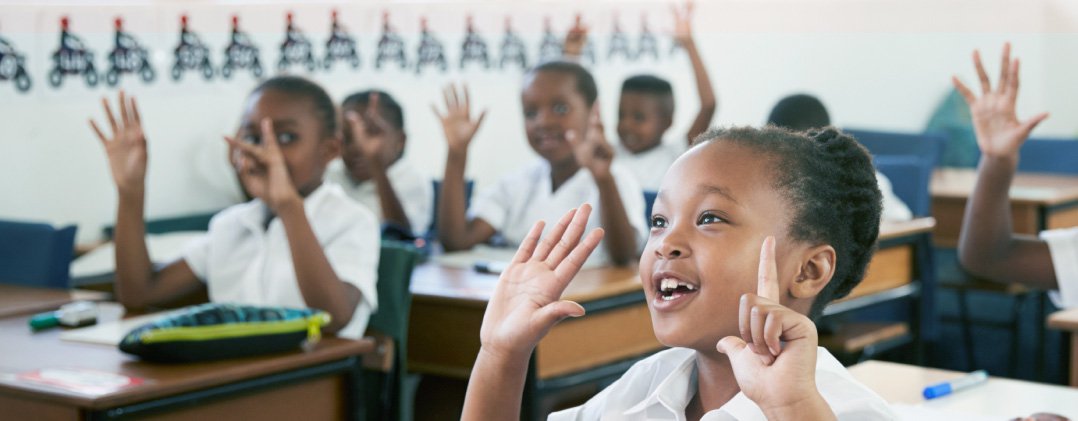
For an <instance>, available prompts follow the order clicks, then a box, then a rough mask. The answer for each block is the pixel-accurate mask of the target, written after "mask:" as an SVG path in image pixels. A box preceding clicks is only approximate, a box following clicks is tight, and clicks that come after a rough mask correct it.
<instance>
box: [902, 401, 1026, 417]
mask: <svg viewBox="0 0 1078 421" xmlns="http://www.w3.org/2000/svg"><path fill="white" fill-rule="evenodd" d="M891 409H892V410H894V411H895V415H898V419H900V420H908V421H945V420H946V421H951V420H963V421H998V420H1009V419H1011V418H1012V417H987V416H984V415H977V414H969V413H966V412H956V411H948V410H943V409H936V408H929V407H926V406H920V405H907V404H904V403H893V404H891Z"/></svg>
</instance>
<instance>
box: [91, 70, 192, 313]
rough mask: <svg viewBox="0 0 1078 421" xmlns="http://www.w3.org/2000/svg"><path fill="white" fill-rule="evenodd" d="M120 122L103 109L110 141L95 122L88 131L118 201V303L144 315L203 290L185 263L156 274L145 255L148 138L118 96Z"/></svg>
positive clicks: (130, 101) (133, 107)
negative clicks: (95, 141) (104, 159)
mask: <svg viewBox="0 0 1078 421" xmlns="http://www.w3.org/2000/svg"><path fill="white" fill-rule="evenodd" d="M118 102H119V106H120V109H119V111H120V112H119V121H117V119H116V116H114V115H113V113H112V108H111V107H109V102H108V99H105V98H102V100H101V103H102V105H103V106H104V108H105V116H106V117H108V122H109V129H110V130H111V133H112V135H111V136H106V135H105V132H104V130H102V129H101V128H100V127H99V126H98V125H97V123H96V122H94V121H93V120H92V119H91V120H90V127H91V128H92V129H93V131H94V133H95V134H96V135H97V138H98V139H99V140H100V141H101V146H102V147H104V149H105V154H106V155H107V156H108V161H109V170H110V172H111V173H112V180H113V182H114V183H115V185H116V193H117V196H118V198H119V200H118V204H117V207H116V229H115V232H114V234H113V241H115V243H116V285H115V288H116V298H117V299H118V300H119V301H120V303H122V304H123V305H124V306H125V307H128V308H132V309H142V308H145V307H149V306H154V305H162V304H165V303H167V302H169V301H171V300H174V299H177V298H179V297H182V296H184V295H187V294H189V293H192V292H194V291H196V290H198V289H199V288H201V287H202V286H201V283H200V282H199V280H198V278H197V277H195V274H194V272H192V271H191V268H190V267H188V266H187V263H185V262H184V261H183V260H179V261H177V262H175V263H172V264H170V265H168V266H166V267H165V268H163V269H162V270H160V271H155V270H154V267H153V263H152V262H151V261H150V254H149V252H148V251H147V250H146V225H145V222H144V221H143V215H144V209H145V201H146V161H147V152H146V136H145V133H144V132H143V130H142V116H141V115H140V114H139V111H138V106H137V104H136V103H135V98H133V97H132V98H127V97H126V96H125V94H124V92H123V91H120V94H119V101H118Z"/></svg>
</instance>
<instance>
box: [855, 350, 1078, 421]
mask: <svg viewBox="0 0 1078 421" xmlns="http://www.w3.org/2000/svg"><path fill="white" fill-rule="evenodd" d="M850 374H852V375H853V377H854V378H856V379H857V380H858V381H860V382H861V383H864V384H865V385H866V386H868V388H869V389H872V390H874V391H875V392H876V393H878V394H879V395H880V396H881V397H883V398H884V400H886V401H887V402H889V403H892V404H906V405H917V406H923V407H925V408H929V409H935V410H939V411H946V412H948V413H952V414H957V415H967V416H968V417H970V418H972V417H973V416H984V417H992V419H1012V418H1016V417H1025V416H1028V415H1031V414H1033V413H1036V412H1051V413H1055V414H1060V415H1065V416H1068V417H1070V418H1071V419H1074V417H1075V416H1078V389H1074V388H1069V387H1063V386H1056V385H1048V384H1042V383H1032V382H1026V381H1020V380H1011V379H1004V378H998V377H991V378H989V379H988V381H987V382H986V383H985V384H982V385H979V386H976V387H974V388H972V389H967V390H963V391H961V392H957V393H954V394H952V395H948V396H944V397H942V398H936V399H932V400H930V401H926V400H925V399H924V397H923V396H922V395H921V392H922V391H923V390H924V387H925V386H928V385H931V384H935V383H939V382H942V381H947V380H953V379H956V378H959V377H961V376H963V375H964V374H965V373H961V372H957V371H949V370H938V369H933V368H925V367H918V366H912V365H906V364H897V363H890V362H883V361H868V362H863V363H861V364H857V365H855V366H852V367H850ZM962 418H966V417H962Z"/></svg>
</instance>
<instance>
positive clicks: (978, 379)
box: [924, 370, 988, 399]
mask: <svg viewBox="0 0 1078 421" xmlns="http://www.w3.org/2000/svg"><path fill="white" fill-rule="evenodd" d="M987 380H988V372H987V371H984V370H977V371H974V372H972V373H969V374H967V375H965V376H963V377H962V378H960V379H955V380H951V381H949V382H943V383H937V384H934V385H931V386H928V387H926V388H925V391H924V395H925V399H932V398H938V397H940V396H947V395H950V394H951V393H954V392H957V391H959V390H962V389H968V388H970V387H973V386H976V385H979V384H981V383H984V382H985V381H987Z"/></svg>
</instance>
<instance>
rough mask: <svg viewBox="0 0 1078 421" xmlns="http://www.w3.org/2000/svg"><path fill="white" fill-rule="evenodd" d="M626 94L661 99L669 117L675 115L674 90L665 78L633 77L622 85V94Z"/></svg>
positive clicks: (664, 111)
mask: <svg viewBox="0 0 1078 421" xmlns="http://www.w3.org/2000/svg"><path fill="white" fill-rule="evenodd" d="M626 92H635V93H640V94H645V95H650V96H654V97H656V98H658V99H659V101H660V103H661V104H662V109H663V113H666V116H667V117H669V116H672V115H673V114H674V88H673V87H672V86H670V82H667V81H666V80H665V79H663V78H660V77H658V76H652V75H636V76H632V77H630V78H628V79H625V82H622V83H621V93H622V94H625V93H626Z"/></svg>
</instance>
